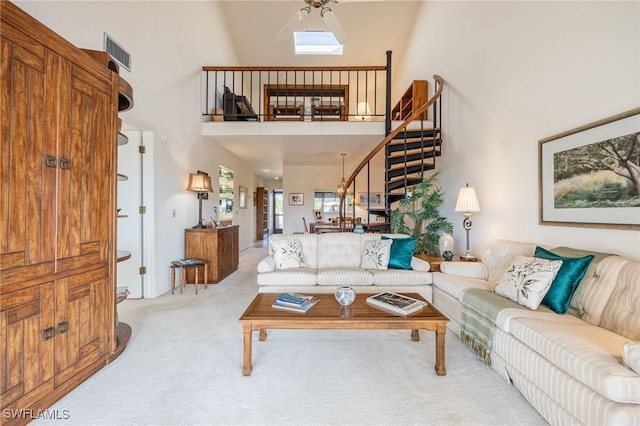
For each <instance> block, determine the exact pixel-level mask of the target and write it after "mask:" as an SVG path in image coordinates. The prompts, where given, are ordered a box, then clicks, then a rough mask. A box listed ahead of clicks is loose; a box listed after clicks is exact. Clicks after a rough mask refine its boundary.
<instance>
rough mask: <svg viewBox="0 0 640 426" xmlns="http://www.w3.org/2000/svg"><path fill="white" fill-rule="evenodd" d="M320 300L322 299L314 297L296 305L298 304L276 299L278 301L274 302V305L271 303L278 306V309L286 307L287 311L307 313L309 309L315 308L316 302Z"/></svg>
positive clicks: (275, 306)
mask: <svg viewBox="0 0 640 426" xmlns="http://www.w3.org/2000/svg"><path fill="white" fill-rule="evenodd" d="M319 301H320V299H318V298H317V297H312V298H311V299H308V300H306V301H305V302H304V303H302V304H300V305H297V306H296V305H293V304H290V303H287V302H282V301H280V299H276V301H275V302H273V305H271V306H272V307H274V308H276V309H284V310H287V311H293V312H302V313H305V312H307V311H308V310H309V309H311V308H313V306H314V305H315V304H316V303H318V302H319Z"/></svg>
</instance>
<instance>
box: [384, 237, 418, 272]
mask: <svg viewBox="0 0 640 426" xmlns="http://www.w3.org/2000/svg"><path fill="white" fill-rule="evenodd" d="M382 239H384V240H392V243H391V256H390V257H389V268H390V269H413V268H412V267H411V258H413V250H414V249H415V248H416V243H417V242H418V239H417V238H416V237H407V238H389V237H385V236H384V235H383V236H382Z"/></svg>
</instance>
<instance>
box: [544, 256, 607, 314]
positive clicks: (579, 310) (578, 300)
mask: <svg viewBox="0 0 640 426" xmlns="http://www.w3.org/2000/svg"><path fill="white" fill-rule="evenodd" d="M553 252H554V253H555V254H557V255H559V256H564V257H584V256H589V255H593V256H594V258H593V260H592V261H591V263H589V267H588V268H587V270H586V272H585V274H584V277H582V280H580V283H578V287H577V288H576V291H575V293H573V297H572V298H571V302H569V309H567V313H569V314H571V315H575V316H578V317H580V318H582V315H583V314H584V295H585V293H587V292H588V290H589V288H590V286H591V280H592V279H593V277H594V275H595V271H596V269H597V267H598V264H599V263H600V262H601V261H602V260H603V259H604V258H605V257H608V256H611V254H610V253H600V252H595V251H587V250H580V249H574V248H571V247H556V248H554V249H553Z"/></svg>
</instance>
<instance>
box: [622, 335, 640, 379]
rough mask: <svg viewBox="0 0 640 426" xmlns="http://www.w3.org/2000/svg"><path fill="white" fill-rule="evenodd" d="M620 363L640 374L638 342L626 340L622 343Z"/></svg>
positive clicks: (639, 346) (639, 344) (639, 343)
mask: <svg viewBox="0 0 640 426" xmlns="http://www.w3.org/2000/svg"><path fill="white" fill-rule="evenodd" d="M622 363H623V364H624V365H625V366H626V367H628V368H630V369H632V370H633V371H635V372H636V373H638V374H640V342H627V343H625V344H624V345H622Z"/></svg>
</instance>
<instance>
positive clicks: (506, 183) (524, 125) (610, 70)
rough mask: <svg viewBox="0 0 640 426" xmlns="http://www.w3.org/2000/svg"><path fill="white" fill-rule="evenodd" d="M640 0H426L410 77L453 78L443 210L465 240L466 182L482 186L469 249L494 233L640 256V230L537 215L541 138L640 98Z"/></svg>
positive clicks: (459, 242)
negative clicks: (461, 209)
mask: <svg viewBox="0 0 640 426" xmlns="http://www.w3.org/2000/svg"><path fill="white" fill-rule="evenodd" d="M639 17H640V3H638V2H619V3H618V2H427V3H424V4H423V7H422V10H421V13H420V16H419V17H418V22H419V25H417V26H416V30H415V33H414V35H413V37H412V40H413V42H412V44H411V45H410V46H409V52H408V54H406V55H404V58H407V60H406V63H404V64H402V65H400V66H395V68H394V69H395V70H405V72H404V73H403V74H402V75H401V76H398V75H397V76H398V80H399V81H404V84H402V86H403V87H404V86H406V85H407V84H408V83H409V82H410V81H411V80H414V79H424V78H429V79H431V76H432V75H433V74H439V75H441V76H442V77H443V78H444V79H445V80H446V90H445V100H444V111H443V118H444V128H445V131H446V134H445V137H446V140H445V144H444V146H443V156H442V159H441V160H440V161H439V165H438V169H439V170H441V176H440V184H441V185H442V187H443V189H444V191H445V193H446V196H445V199H446V201H445V205H444V206H443V213H444V215H445V216H447V217H448V218H449V219H450V220H451V221H452V222H453V223H454V225H455V232H454V236H455V240H456V247H457V250H456V251H458V252H460V251H461V250H462V248H463V246H464V244H465V239H464V238H465V237H464V231H463V230H462V223H461V222H462V218H463V217H462V214H461V213H455V212H454V211H453V208H454V205H455V201H456V197H457V193H458V190H459V188H460V187H462V186H464V185H465V183H466V182H469V184H470V186H474V187H475V188H476V192H477V194H478V198H479V201H480V207H481V211H480V212H479V213H476V214H474V215H473V217H472V219H473V228H472V230H471V246H472V252H475V254H480V253H479V252H480V249H481V247H482V246H483V244H484V243H485V242H486V241H487V240H488V239H489V238H505V239H512V240H520V241H531V242H538V243H543V244H548V245H550V246H558V245H569V246H573V247H580V248H585V249H593V250H600V251H610V252H614V253H619V254H623V255H626V256H628V257H631V258H634V259H640V232H637V231H629V230H611V229H590V228H575V227H564V226H562V227H556V226H541V225H539V224H538V162H537V156H538V151H537V150H538V141H539V140H540V139H543V138H546V137H549V136H553V135H555V134H558V133H560V132H562V131H565V130H570V129H573V128H576V127H579V126H582V125H585V124H588V123H591V122H594V121H597V120H599V119H602V118H605V117H609V116H612V115H615V114H618V113H621V112H623V111H627V110H630V109H632V108H634V107H638V106H640V19H639Z"/></svg>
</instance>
